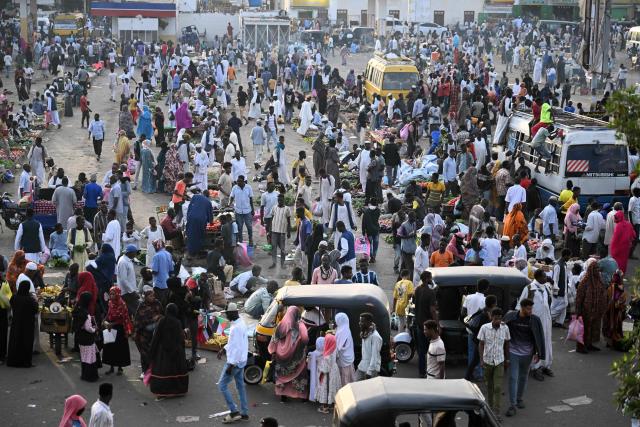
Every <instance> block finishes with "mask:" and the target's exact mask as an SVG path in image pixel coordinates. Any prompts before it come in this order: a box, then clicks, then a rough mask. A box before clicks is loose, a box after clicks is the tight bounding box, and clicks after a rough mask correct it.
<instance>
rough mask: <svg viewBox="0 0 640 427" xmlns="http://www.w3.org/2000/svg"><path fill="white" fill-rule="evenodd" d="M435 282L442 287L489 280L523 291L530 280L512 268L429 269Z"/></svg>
mask: <svg viewBox="0 0 640 427" xmlns="http://www.w3.org/2000/svg"><path fill="white" fill-rule="evenodd" d="M427 270H429V271H430V272H431V277H433V281H434V282H435V283H436V284H437V285H438V286H440V287H442V288H444V287H449V286H468V285H473V286H475V285H476V282H477V281H478V279H487V280H488V281H489V283H490V284H491V285H496V286H509V287H511V286H513V287H516V288H520V289H522V288H523V287H524V286H525V285H527V284H528V283H529V279H528V278H527V277H526V276H525V275H524V274H522V273H521V272H520V271H519V270H517V269H515V268H510V267H485V266H464V267H435V268H428V269H427Z"/></svg>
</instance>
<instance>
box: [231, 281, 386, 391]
mask: <svg viewBox="0 0 640 427" xmlns="http://www.w3.org/2000/svg"><path fill="white" fill-rule="evenodd" d="M289 306H298V307H302V308H305V307H306V308H311V307H315V308H317V309H318V310H319V311H324V312H325V313H330V314H331V315H335V313H338V312H344V313H346V314H347V316H349V327H350V328H351V335H352V336H353V343H354V353H355V365H356V366H357V364H358V363H359V362H360V359H361V347H360V346H361V339H360V327H359V325H358V322H359V318H360V314H361V313H364V312H369V313H371V314H372V315H373V317H374V319H375V323H376V329H377V330H378V333H379V334H380V336H381V337H382V349H381V350H380V352H381V359H382V362H381V364H380V375H383V376H391V375H393V374H394V372H395V364H394V360H393V358H392V357H391V345H390V343H391V323H390V315H389V300H388V299H387V296H386V295H385V293H384V291H383V290H382V289H381V288H380V287H378V286H375V285H370V284H350V285H348V286H341V285H305V286H285V287H283V288H280V290H279V291H278V293H277V295H276V297H275V298H274V300H273V301H272V302H271V305H270V306H269V308H268V309H267V311H266V312H265V314H264V315H263V316H262V318H261V319H260V322H259V323H258V325H257V326H256V335H255V339H254V343H255V352H254V355H253V357H250V358H249V360H248V361H247V366H246V367H245V370H244V380H245V382H246V383H247V384H258V383H259V382H260V381H261V379H262V374H263V370H264V366H265V363H266V362H267V361H268V360H270V359H271V355H270V354H269V352H268V351H267V347H268V346H269V341H270V340H271V337H272V336H273V334H274V332H275V330H276V327H277V323H278V321H279V320H280V319H279V313H281V312H282V311H283V310H285V309H286V307H289ZM326 317H327V316H326V315H325V323H326V324H325V325H324V326H323V325H318V327H317V328H316V330H315V331H313V333H312V331H311V330H309V343H310V344H312V343H315V336H319V335H320V334H321V333H322V331H324V330H327V329H329V328H330V324H331V322H332V319H329V318H326ZM308 328H309V327H308ZM312 337H314V338H313V339H312Z"/></svg>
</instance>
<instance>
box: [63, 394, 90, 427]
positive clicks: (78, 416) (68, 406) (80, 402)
mask: <svg viewBox="0 0 640 427" xmlns="http://www.w3.org/2000/svg"><path fill="white" fill-rule="evenodd" d="M86 406H87V400H86V399H85V398H84V397H82V396H80V395H79V394H74V395H73V396H69V397H67V399H66V400H65V401H64V413H63V414H62V419H61V420H60V425H59V426H58V427H87V424H86V423H85V422H84V420H83V419H82V413H83V412H84V410H85V408H86Z"/></svg>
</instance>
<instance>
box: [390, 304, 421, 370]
mask: <svg viewBox="0 0 640 427" xmlns="http://www.w3.org/2000/svg"><path fill="white" fill-rule="evenodd" d="M406 316H407V327H406V330H405V331H403V332H399V333H397V334H396V336H395V337H393V350H394V352H395V354H396V360H397V361H398V362H400V363H409V361H411V359H413V355H414V354H415V352H416V349H417V345H418V338H417V336H416V333H417V330H416V327H415V325H414V323H415V306H414V305H413V304H410V305H409V306H408V307H407V310H406Z"/></svg>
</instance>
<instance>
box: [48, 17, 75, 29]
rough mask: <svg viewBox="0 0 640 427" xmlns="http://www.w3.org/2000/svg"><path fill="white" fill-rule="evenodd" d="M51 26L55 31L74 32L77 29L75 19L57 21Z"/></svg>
mask: <svg viewBox="0 0 640 427" xmlns="http://www.w3.org/2000/svg"><path fill="white" fill-rule="evenodd" d="M53 26H54V28H55V29H57V30H75V29H76V28H78V23H77V22H76V20H75V19H57V20H56V21H55V22H54V23H53Z"/></svg>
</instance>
